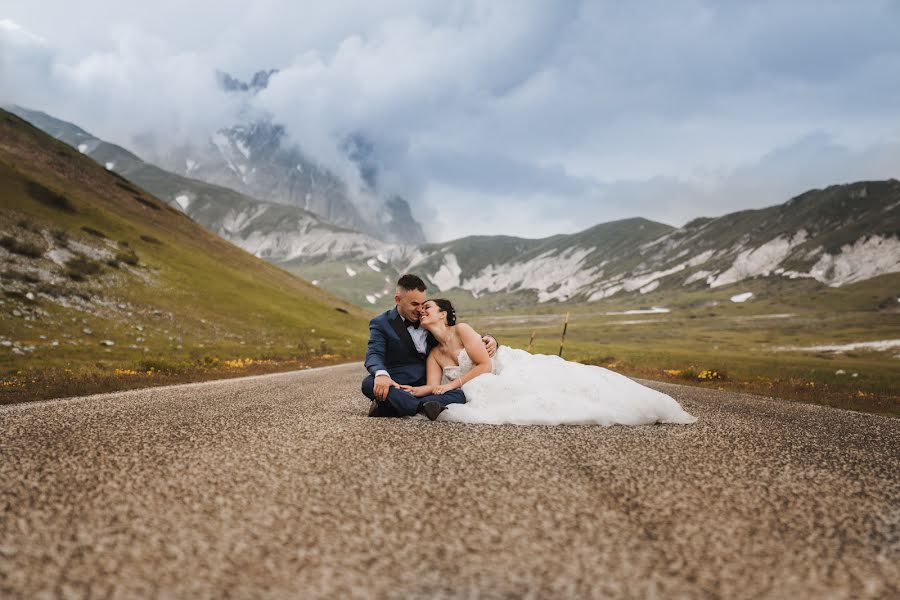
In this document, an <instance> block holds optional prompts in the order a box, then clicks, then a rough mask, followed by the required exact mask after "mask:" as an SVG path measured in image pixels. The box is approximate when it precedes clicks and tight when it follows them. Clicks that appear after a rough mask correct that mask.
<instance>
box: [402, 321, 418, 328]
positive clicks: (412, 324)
mask: <svg viewBox="0 0 900 600" xmlns="http://www.w3.org/2000/svg"><path fill="white" fill-rule="evenodd" d="M403 324H404V325H406V326H407V327H412V328H413V329H418V328H419V322H418V321H410V320H408V319H403Z"/></svg>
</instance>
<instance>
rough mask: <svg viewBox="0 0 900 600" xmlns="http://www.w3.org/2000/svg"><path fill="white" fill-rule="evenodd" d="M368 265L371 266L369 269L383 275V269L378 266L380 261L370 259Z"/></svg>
mask: <svg viewBox="0 0 900 600" xmlns="http://www.w3.org/2000/svg"><path fill="white" fill-rule="evenodd" d="M366 264H367V265H369V268H370V269H372V270H373V271H375V272H376V273H381V267H380V266H378V261H377V260H376V259H374V258H370V259H369V260H367V261H366Z"/></svg>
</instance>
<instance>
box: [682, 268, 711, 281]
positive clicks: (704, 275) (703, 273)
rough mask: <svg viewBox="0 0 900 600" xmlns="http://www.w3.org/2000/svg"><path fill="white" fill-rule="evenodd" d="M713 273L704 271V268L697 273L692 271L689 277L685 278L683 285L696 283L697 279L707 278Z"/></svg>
mask: <svg viewBox="0 0 900 600" xmlns="http://www.w3.org/2000/svg"><path fill="white" fill-rule="evenodd" d="M712 274H713V272H712V271H703V270H700V271H697V272H695V273H692V274H691V275H688V278H687V279H685V280H684V283H683V284H682V285H690V284H692V283H694V282H695V281H700V280H702V279H706V278H708V277H709V276H710V275H712Z"/></svg>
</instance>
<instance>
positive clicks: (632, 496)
mask: <svg viewBox="0 0 900 600" xmlns="http://www.w3.org/2000/svg"><path fill="white" fill-rule="evenodd" d="M363 374H364V371H363V369H362V367H361V366H360V365H345V366H340V367H330V368H325V369H316V370H309V371H302V372H295V373H285V374H279V375H267V376H260V377H253V378H246V379H239V380H229V381H220V382H208V383H202V384H190V385H182V386H174V387H167V388H155V389H145V390H137V391H130V392H124V393H115V394H105V395H100V396H91V397H86V398H79V399H70V400H62V401H49V402H41V403H34V404H26V405H18V406H11V407H3V408H0V459H2V460H0V596H2V597H4V598H107V597H114V598H115V597H123V598H124V597H127V598H130V597H181V598H224V597H230V598H242V597H254V598H255V597H290V598H315V597H326V598H369V597H376V598H416V597H423V598H425V597H427V598H432V597H433V598H493V597H499V598H569V597H572V598H605V597H622V598H682V597H683V598H760V597H770V598H867V597H868V598H890V597H894V598H896V597H898V595H900V588H898V586H900V420H895V419H888V418H883V417H878V416H873V415H866V414H859V413H853V412H847V411H840V410H835V409H830V408H824V407H818V406H810V405H802V404H794V403H790V402H786V401H776V400H771V399H764V398H760V397H754V396H746V395H740V394H731V393H725V392H720V391H716V390H708V389H700V388H694V387H682V386H676V385H669V384H651V385H652V386H653V387H655V388H657V389H660V390H662V391H664V392H666V393H669V394H671V395H672V396H674V397H675V398H676V399H677V400H678V401H679V402H681V404H682V405H683V406H684V407H685V408H686V409H687V410H688V411H689V412H691V413H692V414H694V415H696V416H698V417H699V421H698V422H697V423H696V424H694V425H652V426H642V427H623V426H613V427H609V428H604V427H598V426H559V427H546V426H533V427H521V426H511V425H504V426H491V425H465V424H459V423H441V422H434V423H432V422H429V421H427V420H424V419H421V418H413V419H370V418H368V417H367V416H366V410H367V401H364V399H363V398H362V396H361V395H360V393H359V382H360V380H361V379H362V376H363Z"/></svg>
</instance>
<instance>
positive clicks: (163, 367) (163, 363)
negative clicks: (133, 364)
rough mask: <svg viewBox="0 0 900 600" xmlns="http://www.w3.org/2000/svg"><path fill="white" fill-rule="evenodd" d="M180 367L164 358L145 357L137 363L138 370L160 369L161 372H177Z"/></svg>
mask: <svg viewBox="0 0 900 600" xmlns="http://www.w3.org/2000/svg"><path fill="white" fill-rule="evenodd" d="M181 368H182V367H180V366H179V365H177V364H175V363H172V362H169V361H167V360H166V359H164V358H145V359H144V360H142V361H141V362H140V363H138V370H140V371H160V372H162V373H177V372H178V371H180V370H181Z"/></svg>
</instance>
